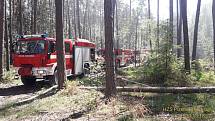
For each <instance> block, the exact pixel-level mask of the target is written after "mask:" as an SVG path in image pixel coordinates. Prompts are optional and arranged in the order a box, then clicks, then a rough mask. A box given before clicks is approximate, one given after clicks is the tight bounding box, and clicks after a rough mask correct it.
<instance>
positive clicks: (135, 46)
mask: <svg viewBox="0 0 215 121" xmlns="http://www.w3.org/2000/svg"><path fill="white" fill-rule="evenodd" d="M136 19H137V22H136V36H135V45H134V52H135V53H134V66H135V67H137V38H138V24H139V15H137V18H136Z"/></svg>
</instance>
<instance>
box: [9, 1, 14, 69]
mask: <svg viewBox="0 0 215 121" xmlns="http://www.w3.org/2000/svg"><path fill="white" fill-rule="evenodd" d="M9 15H10V19H9V38H10V42H9V43H10V65H12V63H13V59H12V50H13V46H12V44H13V37H12V26H13V18H12V0H9Z"/></svg>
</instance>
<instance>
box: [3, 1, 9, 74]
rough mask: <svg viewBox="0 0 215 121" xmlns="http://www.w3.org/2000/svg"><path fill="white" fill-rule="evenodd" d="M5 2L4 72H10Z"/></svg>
mask: <svg viewBox="0 0 215 121" xmlns="http://www.w3.org/2000/svg"><path fill="white" fill-rule="evenodd" d="M6 10H7V0H5V13H4V14H5V22H4V28H5V31H4V41H5V51H6V70H7V71H10V57H9V42H8V29H7V27H8V25H7V11H6Z"/></svg>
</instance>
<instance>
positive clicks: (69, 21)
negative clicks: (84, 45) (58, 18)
mask: <svg viewBox="0 0 215 121" xmlns="http://www.w3.org/2000/svg"><path fill="white" fill-rule="evenodd" d="M67 7H68V9H67V14H68V15H67V16H68V23H69V29H68V31H69V32H68V34H69V39H72V29H71V20H70V17H71V16H70V9H69V8H70V2H69V0H67Z"/></svg>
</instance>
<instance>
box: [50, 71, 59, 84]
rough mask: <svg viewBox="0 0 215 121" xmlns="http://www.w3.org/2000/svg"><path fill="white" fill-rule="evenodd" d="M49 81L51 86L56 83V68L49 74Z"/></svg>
mask: <svg viewBox="0 0 215 121" xmlns="http://www.w3.org/2000/svg"><path fill="white" fill-rule="evenodd" d="M49 83H50V85H51V86H54V85H57V84H58V77H57V70H56V71H55V72H54V75H53V76H49Z"/></svg>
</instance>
